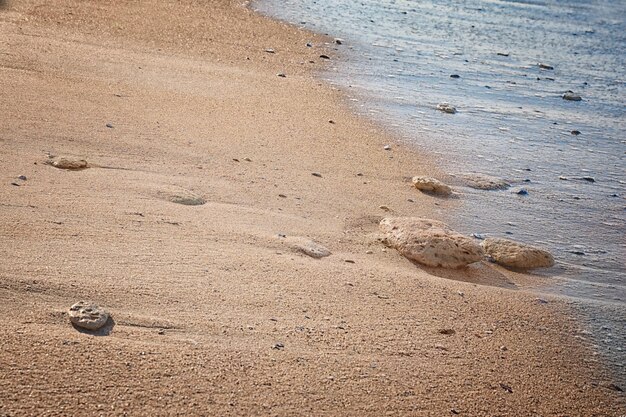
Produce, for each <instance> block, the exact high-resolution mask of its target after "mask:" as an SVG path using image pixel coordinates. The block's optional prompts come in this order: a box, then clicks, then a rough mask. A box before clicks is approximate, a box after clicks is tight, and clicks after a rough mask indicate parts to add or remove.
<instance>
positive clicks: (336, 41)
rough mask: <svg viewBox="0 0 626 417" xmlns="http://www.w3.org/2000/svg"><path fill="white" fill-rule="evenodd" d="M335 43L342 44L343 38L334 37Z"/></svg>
mask: <svg viewBox="0 0 626 417" xmlns="http://www.w3.org/2000/svg"><path fill="white" fill-rule="evenodd" d="M335 43H336V44H337V45H342V44H343V39H340V38H336V39H335Z"/></svg>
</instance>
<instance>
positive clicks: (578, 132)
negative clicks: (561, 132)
mask: <svg viewBox="0 0 626 417" xmlns="http://www.w3.org/2000/svg"><path fill="white" fill-rule="evenodd" d="M570 133H571V134H572V135H574V136H578V135H580V130H572V131H571V132H570Z"/></svg>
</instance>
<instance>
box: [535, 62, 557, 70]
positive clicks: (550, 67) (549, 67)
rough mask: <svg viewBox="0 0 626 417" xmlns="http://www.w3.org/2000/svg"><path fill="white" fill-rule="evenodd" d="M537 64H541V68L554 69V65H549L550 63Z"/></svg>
mask: <svg viewBox="0 0 626 417" xmlns="http://www.w3.org/2000/svg"><path fill="white" fill-rule="evenodd" d="M537 66H539V68H541V69H544V70H553V69H554V67H553V66H552V65H548V64H541V63H540V64H537Z"/></svg>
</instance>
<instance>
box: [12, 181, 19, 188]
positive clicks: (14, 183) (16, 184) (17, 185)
mask: <svg viewBox="0 0 626 417" xmlns="http://www.w3.org/2000/svg"><path fill="white" fill-rule="evenodd" d="M11 185H14V186H16V187H19V186H20V185H19V184H18V183H16V182H12V183H11Z"/></svg>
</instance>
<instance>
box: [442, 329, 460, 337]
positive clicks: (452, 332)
mask: <svg viewBox="0 0 626 417" xmlns="http://www.w3.org/2000/svg"><path fill="white" fill-rule="evenodd" d="M439 333H441V334H445V335H446V336H450V335H453V334H455V333H456V331H455V330H454V329H439Z"/></svg>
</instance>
